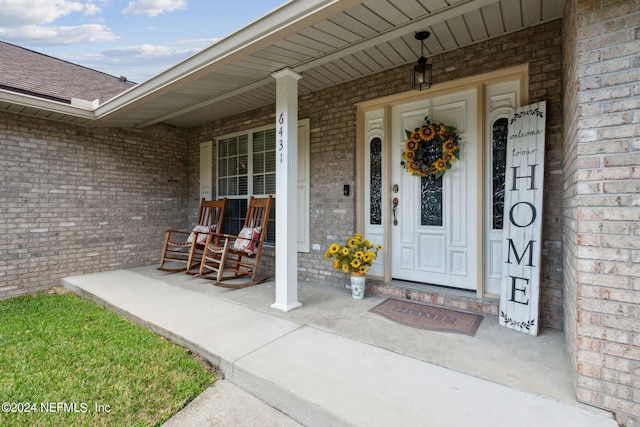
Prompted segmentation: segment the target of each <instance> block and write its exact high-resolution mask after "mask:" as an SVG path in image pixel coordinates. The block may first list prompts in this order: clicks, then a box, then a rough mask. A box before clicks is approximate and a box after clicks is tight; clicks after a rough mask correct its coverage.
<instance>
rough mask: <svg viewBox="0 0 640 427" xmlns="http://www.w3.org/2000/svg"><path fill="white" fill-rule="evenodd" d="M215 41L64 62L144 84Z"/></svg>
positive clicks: (138, 47) (145, 46)
mask: <svg viewBox="0 0 640 427" xmlns="http://www.w3.org/2000/svg"><path fill="white" fill-rule="evenodd" d="M213 42H214V40H211V39H198V40H181V41H178V42H175V43H173V44H170V45H151V44H142V45H136V46H127V47H117V48H113V49H108V50H105V51H103V52H101V53H97V54H86V55H81V56H74V57H69V56H67V57H65V58H64V59H65V60H67V61H70V62H74V63H76V64H82V65H84V66H86V67H89V68H93V69H95V70H98V71H102V72H104V73H107V74H110V75H112V76H126V77H127V78H128V79H129V80H130V81H134V82H136V83H141V82H143V81H144V80H147V79H149V78H151V77H153V76H155V75H157V74H159V73H160V72H162V71H164V70H166V69H167V68H170V67H172V66H174V65H176V64H178V63H179V62H180V61H182V60H184V59H186V58H187V57H189V56H191V55H193V54H195V53H197V52H199V51H200V50H202V49H203V48H205V47H207V46H209V45H211V44H212V43H213Z"/></svg>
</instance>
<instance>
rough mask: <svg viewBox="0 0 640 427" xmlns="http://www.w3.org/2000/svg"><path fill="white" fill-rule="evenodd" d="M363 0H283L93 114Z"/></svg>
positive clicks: (113, 110) (132, 102)
mask: <svg viewBox="0 0 640 427" xmlns="http://www.w3.org/2000/svg"><path fill="white" fill-rule="evenodd" d="M363 1H364V0H296V1H290V2H288V3H285V4H284V5H282V6H281V7H279V8H277V9H275V10H273V11H272V12H270V13H268V14H267V15H264V16H263V17H261V18H259V19H257V20H256V21H254V22H252V23H250V24H248V25H246V26H245V27H243V28H241V29H240V30H238V31H236V32H234V33H232V34H230V35H229V36H227V37H225V38H223V39H221V40H220V41H218V42H216V43H214V44H212V45H211V46H209V47H208V48H205V49H203V50H202V51H200V52H198V53H196V54H194V55H192V56H191V57H189V58H187V59H185V60H184V61H182V62H180V63H178V64H177V65H175V66H173V67H171V68H169V69H167V70H165V71H163V72H161V73H160V74H158V75H157V76H155V77H152V78H151V79H149V80H147V81H145V82H142V83H140V84H138V85H136V86H134V87H133V88H131V89H129V90H127V91H126V92H123V93H122V94H120V95H118V96H116V97H114V98H112V99H110V100H108V101H107V102H105V103H104V104H102V105H100V106H99V107H98V108H97V109H96V118H97V119H98V120H101V119H106V118H108V117H110V116H112V115H114V114H117V113H121V112H123V111H126V110H127V109H129V108H132V107H134V106H136V105H138V104H141V103H144V102H145V101H147V100H149V99H152V98H153V97H155V96H159V95H162V94H163V93H165V92H167V91H169V90H171V89H172V88H174V87H176V86H179V85H182V84H185V83H188V82H190V81H193V80H195V79H197V78H199V77H201V76H203V75H206V74H208V73H210V72H211V71H212V70H215V69H216V68H219V67H221V66H223V65H225V64H228V63H230V62H232V61H234V60H235V59H237V58H239V57H242V56H245V55H247V54H249V53H251V52H254V51H257V50H259V49H261V48H262V47H264V46H267V45H269V44H271V43H272V42H273V41H274V40H280V39H282V38H283V37H285V36H286V35H288V34H290V33H293V32H295V31H299V30H300V29H303V28H306V27H308V26H309V25H310V24H311V23H312V22H316V21H320V20H322V19H324V18H326V17H327V16H332V15H335V14H336V13H338V12H340V11H343V10H347V9H349V8H351V7H354V6H356V5H358V4H360V3H362V2H363Z"/></svg>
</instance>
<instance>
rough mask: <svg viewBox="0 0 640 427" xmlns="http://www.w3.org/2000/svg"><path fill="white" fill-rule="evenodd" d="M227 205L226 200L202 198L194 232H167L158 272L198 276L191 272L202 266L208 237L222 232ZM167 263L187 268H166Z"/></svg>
mask: <svg viewBox="0 0 640 427" xmlns="http://www.w3.org/2000/svg"><path fill="white" fill-rule="evenodd" d="M226 203H227V199H226V198H223V199H221V200H205V199H204V198H202V199H201V200H200V209H199V211H198V223H197V224H198V225H196V227H195V228H194V229H193V231H182V230H171V229H170V230H167V232H166V234H165V237H164V245H163V246H162V256H161V257H160V267H158V270H162V271H168V272H172V273H175V272H178V271H184V272H186V273H187V274H197V271H195V272H191V270H193V269H196V268H198V267H199V266H200V261H201V260H202V251H203V249H204V244H205V242H206V240H207V236H209V235H211V233H214V234H215V233H218V232H220V230H221V227H222V220H223V219H224V208H225V205H226ZM214 241H215V239H214ZM166 262H174V263H181V264H185V266H184V267H180V268H166V267H165V266H164V265H165V263H166Z"/></svg>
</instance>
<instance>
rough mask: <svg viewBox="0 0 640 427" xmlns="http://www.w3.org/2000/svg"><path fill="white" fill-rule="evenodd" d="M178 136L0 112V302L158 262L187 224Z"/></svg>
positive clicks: (174, 132) (160, 130) (184, 175)
mask: <svg viewBox="0 0 640 427" xmlns="http://www.w3.org/2000/svg"><path fill="white" fill-rule="evenodd" d="M183 141H184V131H179V130H176V129H173V128H171V127H167V126H154V127H153V128H151V129H148V130H145V131H138V130H122V129H109V128H95V129H94V128H84V127H77V126H73V125H70V124H66V123H57V122H52V121H46V120H42V119H35V118H29V117H25V116H20V115H16V114H10V113H6V112H0V298H4V297H9V296H14V295H19V294H24V293H29V292H35V291H38V290H42V289H47V288H50V287H52V286H56V285H59V284H60V279H61V278H62V277H66V276H70V275H76V274H83V273H88V272H94V271H101V270H111V269H117V268H127V267H133V266H140V265H146V264H153V263H156V262H158V260H159V255H160V249H161V243H162V239H163V238H164V234H163V230H165V229H166V228H168V227H184V226H186V197H185V194H186V192H187V191H186V190H187V156H186V153H185V151H184V146H185V143H184V142H183Z"/></svg>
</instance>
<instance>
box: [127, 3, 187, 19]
mask: <svg viewBox="0 0 640 427" xmlns="http://www.w3.org/2000/svg"><path fill="white" fill-rule="evenodd" d="M186 7H187V2H186V0H133V1H131V2H129V6H127V7H126V9H124V10H123V11H122V15H123V16H134V15H145V16H157V15H160V14H161V13H164V12H173V11H175V10H179V9H184V8H186Z"/></svg>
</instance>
